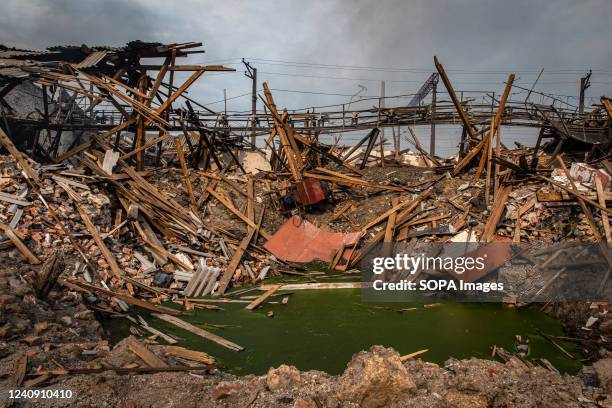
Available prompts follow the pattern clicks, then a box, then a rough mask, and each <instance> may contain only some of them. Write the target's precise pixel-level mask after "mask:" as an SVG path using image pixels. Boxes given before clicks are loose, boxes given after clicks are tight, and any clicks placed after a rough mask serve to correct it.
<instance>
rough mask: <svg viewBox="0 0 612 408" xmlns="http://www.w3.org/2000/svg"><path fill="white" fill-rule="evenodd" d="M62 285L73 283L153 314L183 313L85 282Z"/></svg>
mask: <svg viewBox="0 0 612 408" xmlns="http://www.w3.org/2000/svg"><path fill="white" fill-rule="evenodd" d="M60 283H62V284H66V283H71V284H74V285H77V286H78V287H81V288H83V289H86V290H88V291H94V292H98V293H102V294H104V295H106V296H108V297H110V298H113V297H115V298H117V299H119V300H123V301H124V302H125V303H129V304H130V305H134V306H138V307H141V308H143V309H147V310H151V311H153V312H157V313H164V314H167V315H180V314H181V312H180V311H179V310H175V309H170V308H169V307H165V306H159V305H156V304H153V303H151V302H147V301H146V300H142V299H137V298H135V297H133V296H130V295H126V294H123V293H119V292H117V293H115V292H113V291H110V290H106V289H104V288H100V287H98V286H94V285H90V284H88V283H84V282H79V281H73V282H68V281H63V282H60Z"/></svg>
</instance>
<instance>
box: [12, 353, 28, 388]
mask: <svg viewBox="0 0 612 408" xmlns="http://www.w3.org/2000/svg"><path fill="white" fill-rule="evenodd" d="M27 371H28V355H27V354H25V353H24V354H23V355H22V356H21V357H20V358H19V360H17V361H16V362H15V372H14V374H13V382H14V384H15V386H16V387H20V386H21V384H23V380H24V379H25V376H26V372H27Z"/></svg>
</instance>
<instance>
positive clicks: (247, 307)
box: [245, 284, 283, 310]
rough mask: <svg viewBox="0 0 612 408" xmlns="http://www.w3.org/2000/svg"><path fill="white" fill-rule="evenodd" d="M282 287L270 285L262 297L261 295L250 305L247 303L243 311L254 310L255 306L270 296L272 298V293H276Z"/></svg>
mask: <svg viewBox="0 0 612 408" xmlns="http://www.w3.org/2000/svg"><path fill="white" fill-rule="evenodd" d="M282 286H283V285H282V284H280V285H272V286H271V287H270V289H268V291H267V292H266V293H264V294H263V295H261V296H260V297H258V298H257V299H255V300H254V301H252V302H251V303H249V304H248V305H247V306H246V307H245V309H248V310H253V309H255V308H256V307H257V306H259V305H261V304H262V303H263V302H264V301H265V300H266V299H267V298H269V297H270V296H272V295H273V294H274V292H276V291H277V290H279V289H280V288H281V287H282Z"/></svg>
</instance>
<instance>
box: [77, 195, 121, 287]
mask: <svg viewBox="0 0 612 408" xmlns="http://www.w3.org/2000/svg"><path fill="white" fill-rule="evenodd" d="M74 205H75V207H76V208H77V210H78V211H79V214H80V215H81V219H82V220H83V222H84V223H85V227H87V230H88V231H89V233H90V234H91V236H92V237H93V239H94V241H95V242H96V245H97V246H98V248H99V249H100V252H102V256H104V259H106V262H107V263H108V265H109V266H110V268H111V271H112V272H113V274H115V276H117V277H118V278H120V277H121V276H123V272H122V271H121V269H120V268H119V264H118V263H117V260H116V259H115V256H114V255H113V254H112V252H111V251H110V250H109V249H108V247H107V246H106V244H105V243H104V240H103V239H102V238H101V237H100V233H99V232H98V229H97V228H96V226H95V225H94V223H93V222H92V221H91V218H89V214H87V212H86V211H85V209H83V207H81V206H80V205H79V203H77V202H76V201H75V202H74Z"/></svg>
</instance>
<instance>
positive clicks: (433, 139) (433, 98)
mask: <svg viewBox="0 0 612 408" xmlns="http://www.w3.org/2000/svg"><path fill="white" fill-rule="evenodd" d="M437 88H438V79H437V78H436V79H435V80H434V81H433V88H432V89H431V136H430V139H429V154H431V155H432V156H435V155H436V91H437Z"/></svg>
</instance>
